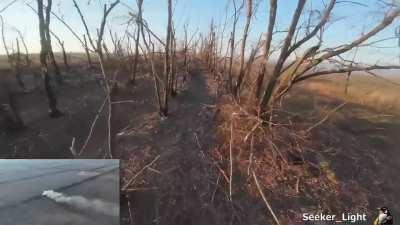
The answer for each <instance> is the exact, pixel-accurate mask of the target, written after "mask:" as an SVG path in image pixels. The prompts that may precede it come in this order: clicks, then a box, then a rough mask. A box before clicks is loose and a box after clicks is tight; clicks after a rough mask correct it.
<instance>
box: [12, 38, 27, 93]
mask: <svg viewBox="0 0 400 225" xmlns="http://www.w3.org/2000/svg"><path fill="white" fill-rule="evenodd" d="M16 42H17V57H16V59H15V64H14V67H15V68H14V70H15V77H16V78H17V81H18V85H19V86H20V88H21V89H22V90H25V89H26V87H25V84H24V82H23V81H22V77H21V70H22V64H21V49H20V47H19V40H18V38H17V39H16Z"/></svg>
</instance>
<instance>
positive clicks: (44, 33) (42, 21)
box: [37, 0, 61, 118]
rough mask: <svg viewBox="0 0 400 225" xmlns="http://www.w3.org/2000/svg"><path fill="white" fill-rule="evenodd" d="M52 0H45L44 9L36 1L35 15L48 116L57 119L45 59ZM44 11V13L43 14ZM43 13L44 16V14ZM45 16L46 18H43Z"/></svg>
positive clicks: (56, 110)
mask: <svg viewBox="0 0 400 225" xmlns="http://www.w3.org/2000/svg"><path fill="white" fill-rule="evenodd" d="M51 4H52V0H47V7H44V5H43V0H37V6H38V9H37V12H38V13H37V14H38V17H39V34H40V45H41V50H40V65H41V70H42V76H43V79H44V86H45V90H46V94H47V99H48V103H49V109H50V112H49V115H50V117H52V118H55V117H59V116H60V115H61V112H60V110H58V108H57V98H56V96H55V94H54V91H53V88H52V86H51V83H50V75H49V68H48V63H47V59H48V57H49V54H50V44H49V40H48V38H49V35H48V34H49V30H50V28H49V26H50V11H51ZM44 11H45V12H44ZM44 13H45V14H44ZM45 15H46V17H45Z"/></svg>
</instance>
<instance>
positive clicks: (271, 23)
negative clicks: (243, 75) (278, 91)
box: [255, 0, 278, 98]
mask: <svg viewBox="0 0 400 225" xmlns="http://www.w3.org/2000/svg"><path fill="white" fill-rule="evenodd" d="M269 2H270V9H269V20H268V28H267V36H266V39H265V42H264V53H263V59H262V62H261V66H260V70H259V72H258V76H257V81H256V82H257V83H256V90H255V96H256V98H259V97H260V92H261V86H262V84H263V82H264V77H265V73H266V72H267V70H266V67H267V65H268V60H269V53H270V48H271V41H272V34H273V32H274V27H275V19H276V9H277V8H278V0H270V1H269Z"/></svg>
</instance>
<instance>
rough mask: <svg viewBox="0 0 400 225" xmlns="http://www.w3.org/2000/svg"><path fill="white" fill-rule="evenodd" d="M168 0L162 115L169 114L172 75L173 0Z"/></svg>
mask: <svg viewBox="0 0 400 225" xmlns="http://www.w3.org/2000/svg"><path fill="white" fill-rule="evenodd" d="M167 1H168V25H167V38H166V41H165V49H164V51H165V56H164V89H165V90H164V97H163V105H162V110H161V112H160V113H161V115H162V116H167V115H168V96H169V85H168V84H169V79H170V75H171V64H170V45H171V34H172V0H167Z"/></svg>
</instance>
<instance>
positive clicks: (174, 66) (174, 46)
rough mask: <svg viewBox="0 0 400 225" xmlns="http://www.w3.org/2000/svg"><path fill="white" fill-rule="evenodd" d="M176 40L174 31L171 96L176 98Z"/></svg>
mask: <svg viewBox="0 0 400 225" xmlns="http://www.w3.org/2000/svg"><path fill="white" fill-rule="evenodd" d="M176 80H177V77H176V39H175V30H174V29H173V31H172V34H171V77H170V87H169V90H170V94H171V96H172V97H174V96H176V94H177V90H176V89H175V83H176Z"/></svg>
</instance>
